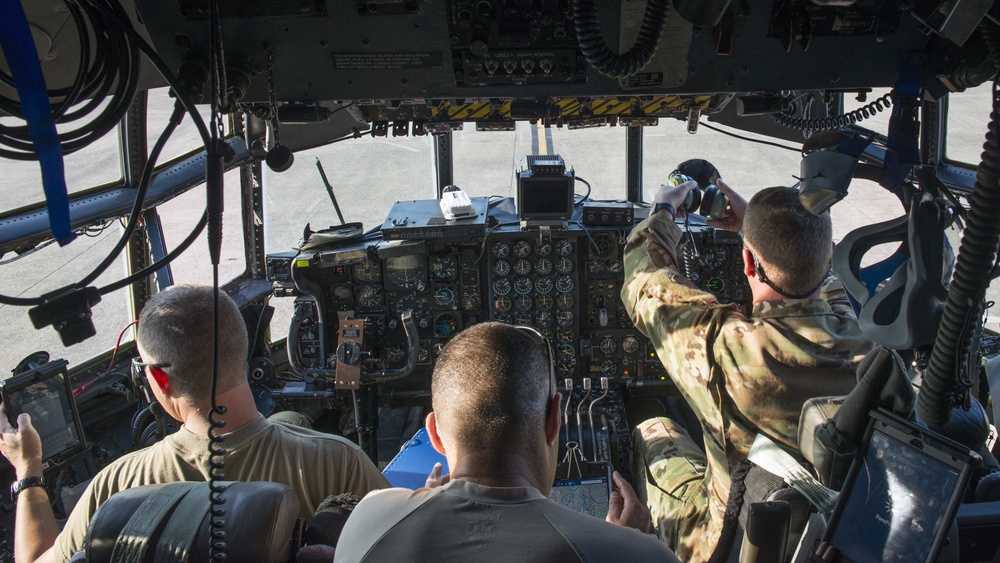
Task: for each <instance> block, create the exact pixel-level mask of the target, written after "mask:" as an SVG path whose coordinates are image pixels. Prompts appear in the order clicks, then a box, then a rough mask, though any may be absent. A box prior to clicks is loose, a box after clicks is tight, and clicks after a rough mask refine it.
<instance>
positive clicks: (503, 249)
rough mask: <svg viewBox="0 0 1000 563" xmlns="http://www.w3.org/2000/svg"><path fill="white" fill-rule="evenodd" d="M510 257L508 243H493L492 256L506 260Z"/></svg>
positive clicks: (502, 241)
mask: <svg viewBox="0 0 1000 563" xmlns="http://www.w3.org/2000/svg"><path fill="white" fill-rule="evenodd" d="M509 255H510V243H509V242H507V241H504V240H501V241H497V242H495V243H493V256H496V257H497V258H506V257H507V256H509Z"/></svg>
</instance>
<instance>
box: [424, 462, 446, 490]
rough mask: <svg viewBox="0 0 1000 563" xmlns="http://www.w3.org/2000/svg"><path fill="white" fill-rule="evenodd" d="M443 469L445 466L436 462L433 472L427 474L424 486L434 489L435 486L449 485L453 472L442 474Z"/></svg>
mask: <svg viewBox="0 0 1000 563" xmlns="http://www.w3.org/2000/svg"><path fill="white" fill-rule="evenodd" d="M441 471H443V466H442V465H441V464H440V463H435V464H434V468H433V469H431V474H430V475H428V476H427V481H426V482H425V483H424V486H425V487H427V488H428V489H433V488H434V487H440V486H441V485H447V484H448V481H450V480H451V474H450V473H449V474H448V475H444V476H442V475H441Z"/></svg>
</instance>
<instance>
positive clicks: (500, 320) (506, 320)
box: [493, 313, 514, 324]
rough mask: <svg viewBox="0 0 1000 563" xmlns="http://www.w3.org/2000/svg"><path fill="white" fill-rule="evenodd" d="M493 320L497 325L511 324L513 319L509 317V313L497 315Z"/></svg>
mask: <svg viewBox="0 0 1000 563" xmlns="http://www.w3.org/2000/svg"><path fill="white" fill-rule="evenodd" d="M493 320H494V321H496V322H498V323H507V324H513V322H514V319H513V318H512V317H511V316H510V313H497V314H496V315H495V316H494V317H493Z"/></svg>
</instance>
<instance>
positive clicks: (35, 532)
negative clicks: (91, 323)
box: [0, 285, 389, 563]
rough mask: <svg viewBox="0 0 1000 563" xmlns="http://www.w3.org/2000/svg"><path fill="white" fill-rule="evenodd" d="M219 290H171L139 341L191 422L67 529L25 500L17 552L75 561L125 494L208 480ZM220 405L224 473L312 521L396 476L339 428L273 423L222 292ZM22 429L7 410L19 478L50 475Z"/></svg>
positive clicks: (26, 427)
mask: <svg viewBox="0 0 1000 563" xmlns="http://www.w3.org/2000/svg"><path fill="white" fill-rule="evenodd" d="M213 293H214V291H213V289H212V288H211V287H207V286H194V285H182V286H174V287H171V288H169V289H167V290H165V291H163V292H161V293H159V294H158V295H156V296H154V297H153V298H152V299H151V300H150V301H149V303H148V304H147V305H146V307H145V308H144V309H143V311H142V314H141V315H140V317H139V324H138V334H137V337H136V344H137V348H138V350H139V354H140V358H141V360H140V361H142V362H144V364H142V369H143V370H144V372H145V376H146V382H147V384H148V389H149V390H150V391H151V393H152V395H153V397H154V398H155V400H156V402H157V403H159V404H160V406H162V407H163V410H164V411H166V413H167V414H168V415H170V416H171V417H173V418H174V419H176V420H178V421H181V422H182V423H183V426H182V427H181V429H180V430H178V431H177V432H176V433H175V434H172V435H170V436H167V437H166V438H165V439H164V440H162V441H160V442H158V443H156V444H154V445H153V446H150V447H148V448H145V449H143V450H139V451H137V452H133V453H131V454H129V455H126V456H124V457H122V458H120V459H118V460H115V461H114V462H113V463H111V464H110V465H108V466H107V467H105V468H104V469H102V470H101V471H100V472H99V473H98V474H97V475H96V476H95V477H94V479H93V480H92V481H91V483H90V485H89V486H88V487H87V490H86V491H85V492H84V494H83V497H82V498H81V499H80V501H79V503H78V504H77V505H76V507H75V508H74V509H73V512H72V514H70V516H69V519H68V520H67V522H66V526H65V528H64V529H63V531H62V532H61V533H60V532H59V529H58V527H57V525H56V521H55V518H54V516H53V514H52V511H51V509H50V508H49V506H48V498H47V495H46V492H45V490H44V489H43V488H41V487H29V488H26V489H24V490H23V491H22V492H21V493H20V494H19V496H18V498H17V515H16V516H17V524H16V526H15V531H14V546H15V547H14V549H15V558H16V560H17V562H18V563H22V562H26V561H68V560H69V558H70V557H71V556H72V555H73V554H74V553H75V552H77V551H79V550H80V549H82V548H83V540H84V537H85V535H86V531H87V525H88V524H89V522H90V518H91V516H93V514H94V512H96V511H97V507H98V506H100V505H101V503H103V502H104V501H106V500H107V499H108V498H109V497H110V496H111V495H113V494H115V493H116V492H118V491H121V490H125V489H129V488H132V487H138V486H141V485H148V484H153V483H168V482H174V481H205V480H207V479H208V476H209V473H208V468H209V463H208V461H209V458H208V431H209V422H208V418H207V417H208V412H209V410H210V408H211V399H210V396H211V385H212V354H213V343H214V339H213V310H214V304H213V300H214V295H213ZM218 326H219V338H218V366H219V369H218V383H217V403H218V404H219V405H224V406H225V407H226V409H227V410H226V414H225V416H223V417H221V418H222V419H223V420H225V422H226V426H225V431H226V433H225V434H224V437H225V441H224V442H223V444H224V446H225V448H226V458H225V459H226V467H225V477H226V479H227V480H233V481H275V482H278V483H283V484H285V485H288V486H289V487H291V488H292V489H293V490H294V491H295V493H296V495H297V496H298V499H299V507H300V510H301V513H300V515H301V516H302V517H304V518H307V519H308V518H312V516H313V514H314V513H315V510H316V507H317V506H318V505H319V503H320V502H322V500H323V499H324V498H326V497H327V496H329V495H335V494H340V493H345V492H350V493H354V494H356V495H358V496H364V495H365V494H366V493H368V492H369V491H371V490H374V489H381V488H385V487H388V486H389V483H388V481H386V479H385V477H383V476H382V474H381V473H380V472H379V471H378V469H377V468H376V467H375V466H374V465H373V464H372V462H371V461H370V460H369V459H368V457H367V456H365V455H364V453H363V452H362V451H361V450H360V449H359V448H358V447H357V446H356V445H354V444H353V443H351V442H349V441H348V440H345V439H343V438H340V437H338V436H332V435H330V434H322V433H319V432H314V431H312V430H307V429H304V428H298V427H293V426H290V425H286V424H281V423H275V422H271V421H268V420H266V419H264V418H263V417H262V416H261V415H260V414H259V413H258V412H257V409H256V406H255V405H254V400H253V395H252V394H251V392H250V387H249V385H248V384H247V378H246V357H247V346H248V342H247V332H246V327H245V326H244V323H243V318H242V316H241V315H240V311H239V309H238V307H237V306H236V303H234V302H233V300H232V299H230V298H229V297H228V296H227V295H225V294H224V293H220V294H219V320H218ZM17 425H18V427H17V428H16V429H15V428H13V427H12V426H10V424H9V423H8V422H7V417H6V414H5V413H4V412H3V411H2V406H0V453H2V454H3V455H4V456H5V457H6V458H7V459H8V460H10V462H11V464H12V465H13V466H14V469H15V470H16V472H17V478H18V479H19V480H21V479H27V478H30V477H36V476H41V475H42V467H41V465H42V451H41V440H40V439H39V437H38V433H37V432H36V431H35V429H34V428H32V426H31V422H30V419H29V418H28V416H27V415H21V416H19V417H18V420H17Z"/></svg>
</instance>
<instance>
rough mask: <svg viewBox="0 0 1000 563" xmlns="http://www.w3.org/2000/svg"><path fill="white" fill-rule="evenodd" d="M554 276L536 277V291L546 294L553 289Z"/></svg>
mask: <svg viewBox="0 0 1000 563" xmlns="http://www.w3.org/2000/svg"><path fill="white" fill-rule="evenodd" d="M552 285H553V284H552V278H536V279H535V291H537V292H538V293H541V294H542V295H545V294H546V293H549V292H550V291H552Z"/></svg>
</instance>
